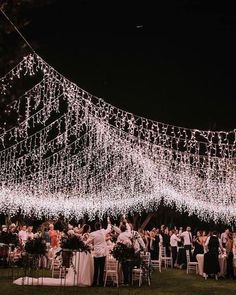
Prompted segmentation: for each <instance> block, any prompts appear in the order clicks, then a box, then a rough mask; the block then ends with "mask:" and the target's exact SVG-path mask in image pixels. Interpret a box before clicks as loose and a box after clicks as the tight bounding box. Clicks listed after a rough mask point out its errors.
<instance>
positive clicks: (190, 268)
mask: <svg viewBox="0 0 236 295" xmlns="http://www.w3.org/2000/svg"><path fill="white" fill-rule="evenodd" d="M186 258H187V274H189V273H190V272H191V271H194V272H196V274H198V263H197V262H194V261H190V255H189V251H188V250H187V251H186Z"/></svg>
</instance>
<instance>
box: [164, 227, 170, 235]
mask: <svg viewBox="0 0 236 295" xmlns="http://www.w3.org/2000/svg"><path fill="white" fill-rule="evenodd" d="M164 233H165V234H166V235H168V234H169V229H168V227H166V228H165V230H164Z"/></svg>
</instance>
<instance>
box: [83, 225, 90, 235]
mask: <svg viewBox="0 0 236 295" xmlns="http://www.w3.org/2000/svg"><path fill="white" fill-rule="evenodd" d="M89 232H90V226H89V225H88V224H85V225H84V226H83V231H82V234H85V233H89Z"/></svg>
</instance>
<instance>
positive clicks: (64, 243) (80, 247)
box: [59, 235, 91, 268]
mask: <svg viewBox="0 0 236 295" xmlns="http://www.w3.org/2000/svg"><path fill="white" fill-rule="evenodd" d="M61 248H62V250H61V251H60V252H59V253H61V254H62V265H63V266H65V267H67V268H68V267H70V264H71V259H72V253H73V251H77V252H85V253H88V252H89V253H90V251H91V250H90V247H89V246H88V245H86V244H85V243H84V242H83V241H82V240H81V238H80V237H78V236H76V235H65V236H63V237H62V239H61Z"/></svg>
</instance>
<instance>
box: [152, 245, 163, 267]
mask: <svg viewBox="0 0 236 295" xmlns="http://www.w3.org/2000/svg"><path fill="white" fill-rule="evenodd" d="M151 265H152V267H153V269H154V270H157V269H158V270H159V272H161V247H159V259H158V260H154V259H152V260H151Z"/></svg>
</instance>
